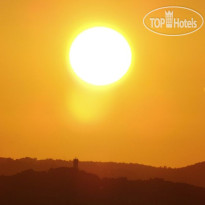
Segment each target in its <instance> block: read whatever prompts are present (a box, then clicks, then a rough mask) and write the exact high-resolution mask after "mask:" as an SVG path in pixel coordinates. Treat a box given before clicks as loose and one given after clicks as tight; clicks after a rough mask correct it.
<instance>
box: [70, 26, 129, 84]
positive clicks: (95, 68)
mask: <svg viewBox="0 0 205 205" xmlns="http://www.w3.org/2000/svg"><path fill="white" fill-rule="evenodd" d="M131 57H132V55H131V49H130V46H129V44H128V42H127V41H126V39H125V38H124V37H123V36H122V35H121V34H120V33H118V32H117V31H115V30H113V29H110V28H106V27H94V28H91V29H87V30H85V31H83V32H82V33H80V34H79V35H78V36H77V37H76V38H75V40H74V41H73V43H72V45H71V48H70V53H69V59H70V64H71V67H72V69H73V70H74V72H75V73H76V75H77V76H78V77H79V78H81V79H82V80H83V81H85V82H87V83H90V84H93V85H107V84H110V83H113V82H116V81H117V80H119V79H120V78H122V76H123V75H125V73H126V72H127V71H128V69H129V67H130V64H131Z"/></svg>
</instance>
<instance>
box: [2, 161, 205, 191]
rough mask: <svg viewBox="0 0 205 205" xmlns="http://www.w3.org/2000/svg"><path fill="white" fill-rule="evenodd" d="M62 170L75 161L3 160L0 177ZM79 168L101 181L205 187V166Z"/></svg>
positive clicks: (101, 164)
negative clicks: (158, 180)
mask: <svg viewBox="0 0 205 205" xmlns="http://www.w3.org/2000/svg"><path fill="white" fill-rule="evenodd" d="M58 167H72V161H63V160H52V159H46V160H37V159H31V158H23V159H17V160H13V159H10V158H0V175H13V174H16V173H18V172H21V171H24V170H27V169H33V170H36V171H46V170H49V169H50V168H58ZM79 167H80V169H82V170H84V171H87V172H89V173H93V174H96V175H98V176H99V177H113V178H118V177H127V178H128V179H132V180H138V179H141V180H147V179H150V178H163V179H165V180H168V181H173V182H182V183H188V184H192V185H195V186H201V187H205V162H201V163H198V164H194V165H191V166H187V167H183V168H175V169H173V168H166V167H152V166H147V165H141V164H126V163H113V162H80V164H79Z"/></svg>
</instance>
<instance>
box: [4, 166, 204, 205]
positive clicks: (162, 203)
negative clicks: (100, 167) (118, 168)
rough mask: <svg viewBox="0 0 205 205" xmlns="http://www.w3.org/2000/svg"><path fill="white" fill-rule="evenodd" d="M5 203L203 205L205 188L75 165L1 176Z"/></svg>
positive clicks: (7, 204)
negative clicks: (92, 170) (98, 173)
mask: <svg viewBox="0 0 205 205" xmlns="http://www.w3.org/2000/svg"><path fill="white" fill-rule="evenodd" d="M0 204H6V205H28V204H29V205H113V204H115V205H128V204H130V205H156V204H157V205H173V204H174V205H182V204H183V205H193V204H194V205H204V204H205V189H204V188H200V187H195V186H192V185H187V184H182V183H172V182H167V181H164V180H162V179H152V180H147V181H143V180H127V179H126V178H117V179H114V178H104V179H100V178H99V177H97V176H96V175H93V174H88V173H86V172H84V171H78V170H76V169H73V168H57V169H50V170H49V171H41V172H36V171H33V170H27V171H24V172H21V173H19V174H16V175H12V176H0Z"/></svg>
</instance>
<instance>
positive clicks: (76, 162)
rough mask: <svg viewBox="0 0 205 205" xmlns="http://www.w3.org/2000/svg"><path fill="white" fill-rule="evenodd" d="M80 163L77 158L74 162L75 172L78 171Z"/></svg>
mask: <svg viewBox="0 0 205 205" xmlns="http://www.w3.org/2000/svg"><path fill="white" fill-rule="evenodd" d="M78 162H79V160H78V159H77V158H75V159H74V160H73V168H74V169H75V170H78Z"/></svg>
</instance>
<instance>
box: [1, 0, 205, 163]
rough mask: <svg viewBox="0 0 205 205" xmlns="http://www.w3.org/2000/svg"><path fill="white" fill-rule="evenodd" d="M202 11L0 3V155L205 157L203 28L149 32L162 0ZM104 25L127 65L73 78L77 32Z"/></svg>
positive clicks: (127, 1) (65, 1)
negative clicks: (120, 41) (112, 77)
mask: <svg viewBox="0 0 205 205" xmlns="http://www.w3.org/2000/svg"><path fill="white" fill-rule="evenodd" d="M170 5H177V6H185V7H188V8H192V9H194V10H196V11H198V12H199V13H201V14H202V16H205V10H204V8H205V2H204V1H201V0H197V1H187V0H186V1H180V2H178V1H171V0H170V1H166V2H165V1H159V0H158V1H153V0H152V1H142V0H141V1H138V0H103V1H97V0H72V1H71V0H70V1H69V0H60V1H57V0H55V1H54V0H43V1H42V0H19V1H15V0H11V1H1V3H0V27H1V31H0V52H1V53H0V65H1V67H0V71H1V73H0V156H2V157H14V158H19V157H25V156H30V157H37V158H61V159H71V158H73V157H75V156H77V157H79V159H80V160H93V161H117V162H137V163H143V164H150V165H156V166H160V165H167V166H173V167H175V166H177V167H178V166H184V165H187V164H192V163H195V162H199V161H204V160H205V151H204V150H205V49H204V48H205V38H204V36H205V27H204V26H203V27H202V29H201V30H199V31H197V32H195V33H193V34H190V35H187V36H180V37H168V36H160V35H157V34H154V33H152V32H150V31H148V30H147V29H146V28H145V27H144V25H143V17H144V16H145V14H146V13H148V12H149V11H151V10H152V9H155V8H158V7H162V6H170ZM91 26H109V27H111V28H113V29H117V30H118V31H120V32H121V33H122V34H123V35H124V36H125V37H126V38H127V40H128V41H129V43H130V45H131V48H132V51H133V62H132V66H131V68H130V71H129V73H128V74H127V75H126V76H125V77H124V78H123V79H122V80H120V81H119V82H117V83H115V84H113V85H111V86H106V87H103V88H98V87H95V86H88V85H86V84H84V83H81V82H80V81H78V80H76V77H75V76H74V75H73V74H72V73H71V72H70V68H69V64H68V62H67V57H68V51H69V46H70V44H71V42H72V40H73V38H74V37H75V36H76V35H77V34H78V33H79V32H80V31H82V30H83V29H86V28H89V27H91Z"/></svg>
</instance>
